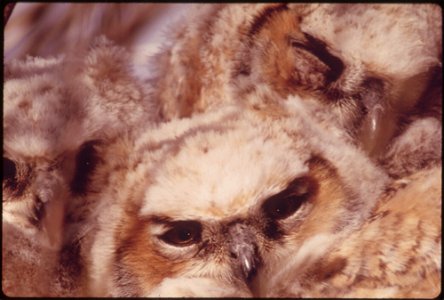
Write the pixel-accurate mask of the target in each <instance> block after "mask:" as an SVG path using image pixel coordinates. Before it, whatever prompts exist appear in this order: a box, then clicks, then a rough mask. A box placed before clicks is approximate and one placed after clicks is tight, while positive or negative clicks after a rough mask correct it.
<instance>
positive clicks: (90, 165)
mask: <svg viewBox="0 0 444 300" xmlns="http://www.w3.org/2000/svg"><path fill="white" fill-rule="evenodd" d="M97 143H98V142H97V141H89V142H87V143H85V144H83V145H82V147H81V148H80V151H79V152H78V154H77V157H76V171H75V174H74V178H73V180H72V182H71V190H72V192H73V193H74V194H85V193H86V188H87V186H88V181H89V176H90V175H91V174H92V172H93V171H94V169H95V168H96V166H97V163H98V161H99V157H98V155H97V151H96V149H95V146H96V145H97Z"/></svg>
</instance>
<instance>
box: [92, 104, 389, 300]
mask: <svg viewBox="0 0 444 300" xmlns="http://www.w3.org/2000/svg"><path fill="white" fill-rule="evenodd" d="M131 152H132V157H131V158H130V159H129V162H128V166H129V167H128V170H124V172H122V173H121V175H116V174H115V175H113V178H114V179H113V178H112V179H110V188H109V189H107V190H106V191H105V192H104V193H102V194H100V195H99V198H100V199H102V201H103V202H105V203H107V204H108V205H110V203H112V205H110V206H107V207H108V212H105V211H104V210H102V212H101V214H102V215H101V216H100V221H99V230H98V232H97V235H96V237H95V240H94V244H93V247H92V250H91V258H90V262H91V265H92V266H91V268H90V271H91V272H90V278H91V282H92V286H91V290H92V291H95V292H97V291H100V292H101V294H102V295H108V296H109V295H113V296H251V295H254V294H255V290H254V287H253V286H252V282H253V280H254V278H256V277H257V276H259V275H260V274H261V272H262V270H263V268H265V267H266V266H267V265H268V264H270V263H272V261H273V260H274V259H277V258H278V257H279V255H281V252H282V251H283V250H282V249H286V245H288V244H291V245H292V249H293V251H294V252H295V253H300V254H299V259H300V263H301V264H303V263H310V260H308V261H307V258H308V257H310V255H312V256H319V255H322V253H323V251H328V245H327V244H325V245H323V246H324V247H323V248H322V249H318V248H316V249H313V247H314V245H316V247H318V246H319V245H320V244H319V243H314V242H313V240H322V241H325V240H326V238H325V237H328V238H329V239H330V240H331V243H334V241H335V240H337V239H338V238H339V237H340V236H341V235H344V234H347V232H350V231H351V230H353V229H354V228H356V227H357V226H359V225H360V224H361V222H362V221H363V219H364V218H365V217H366V216H367V215H368V214H369V211H370V210H371V208H372V207H373V206H374V204H375V201H376V199H377V198H378V195H379V194H380V192H381V189H382V187H383V185H384V184H385V180H386V177H385V175H384V173H382V172H381V171H380V170H379V169H377V168H376V167H374V166H373V165H372V164H371V162H370V161H369V160H368V159H367V158H366V157H365V156H364V155H363V154H362V153H361V152H359V151H358V150H356V149H355V148H354V147H351V146H350V145H348V144H346V143H342V142H341V141H340V140H339V139H336V138H332V137H331V136H329V135H328V134H325V133H324V132H323V131H322V130H321V129H320V128H319V127H318V126H317V125H316V124H315V123H313V122H311V121H310V120H309V119H306V118H305V117H303V114H294V115H292V116H290V117H287V118H280V117H279V118H274V117H272V116H270V115H263V114H261V113H257V112H251V111H245V112H242V111H240V110H239V108H235V109H233V108H225V109H221V110H219V111H217V112H213V113H208V114H205V115H199V116H195V117H193V118H190V119H184V120H176V121H172V122H170V123H167V124H164V125H162V126H159V127H158V128H157V129H156V130H152V131H150V132H149V133H146V134H144V135H142V136H140V137H139V139H138V140H137V141H136V142H135V143H134V147H133V149H132V150H131ZM312 250H316V251H312ZM310 258H311V257H310ZM99 294H100V293H99Z"/></svg>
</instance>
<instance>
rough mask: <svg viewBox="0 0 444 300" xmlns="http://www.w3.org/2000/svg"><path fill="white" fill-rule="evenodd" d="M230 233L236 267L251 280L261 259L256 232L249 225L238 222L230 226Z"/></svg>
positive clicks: (246, 278)
mask: <svg viewBox="0 0 444 300" xmlns="http://www.w3.org/2000/svg"><path fill="white" fill-rule="evenodd" d="M228 235H229V251H230V254H231V257H232V258H233V259H234V261H235V265H236V268H238V269H240V270H241V272H242V275H243V277H244V279H245V280H247V281H249V280H251V278H252V277H253V276H254V275H255V273H256V270H257V268H258V266H259V264H260V261H261V260H260V257H259V254H258V251H257V248H258V247H257V242H256V237H255V235H254V232H253V230H252V228H250V227H249V226H248V225H245V224H242V223H236V224H234V225H231V226H230V228H229V230H228Z"/></svg>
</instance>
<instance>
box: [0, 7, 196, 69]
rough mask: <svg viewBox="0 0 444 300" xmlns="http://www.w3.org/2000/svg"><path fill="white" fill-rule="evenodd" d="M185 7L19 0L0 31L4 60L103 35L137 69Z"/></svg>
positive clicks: (74, 46)
mask: <svg viewBox="0 0 444 300" xmlns="http://www.w3.org/2000/svg"><path fill="white" fill-rule="evenodd" d="M189 8H190V4H185V3H179V4H172V3H23V2H17V3H16V4H15V6H14V9H13V11H12V14H11V15H10V18H9V21H8V23H7V25H6V27H5V29H4V45H3V46H4V61H9V60H11V59H15V58H24V57H26V55H31V56H43V57H47V56H52V55H57V54H61V53H68V52H77V51H82V50H83V49H85V48H87V47H88V45H89V44H90V43H91V41H92V40H93V39H94V37H96V36H98V35H101V34H104V35H105V36H107V37H108V38H109V39H111V40H113V41H115V42H116V43H117V44H119V45H122V46H126V47H128V48H129V49H131V50H132V52H133V59H134V61H133V63H134V64H135V67H136V71H137V67H138V66H141V64H143V63H144V62H146V57H147V56H148V55H151V54H152V53H154V52H156V51H157V50H158V49H159V47H160V46H161V45H162V43H164V42H165V38H166V32H167V30H168V28H169V27H171V26H174V25H171V24H175V22H176V21H177V20H178V19H180V17H181V16H183V15H184V14H185V13H186V11H187V9H189ZM4 13H5V12H4Z"/></svg>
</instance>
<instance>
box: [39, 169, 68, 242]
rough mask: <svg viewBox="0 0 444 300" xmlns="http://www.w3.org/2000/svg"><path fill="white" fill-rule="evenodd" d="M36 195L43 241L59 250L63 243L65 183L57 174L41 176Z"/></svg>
mask: <svg viewBox="0 0 444 300" xmlns="http://www.w3.org/2000/svg"><path fill="white" fill-rule="evenodd" d="M34 194H35V196H36V199H35V204H34V205H35V206H36V209H38V210H39V213H38V218H39V219H38V220H37V221H38V222H39V225H38V226H39V227H40V229H41V231H42V234H43V240H44V241H45V243H46V244H47V246H49V247H50V248H52V249H59V248H60V247H61V246H62V243H63V227H64V226H63V225H64V219H65V200H64V199H65V198H66V196H67V195H66V191H65V190H64V188H63V183H62V182H61V180H60V179H59V178H58V176H57V174H54V173H53V174H39V178H38V180H37V181H36V186H35V189H34Z"/></svg>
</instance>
